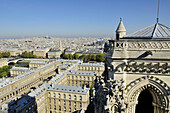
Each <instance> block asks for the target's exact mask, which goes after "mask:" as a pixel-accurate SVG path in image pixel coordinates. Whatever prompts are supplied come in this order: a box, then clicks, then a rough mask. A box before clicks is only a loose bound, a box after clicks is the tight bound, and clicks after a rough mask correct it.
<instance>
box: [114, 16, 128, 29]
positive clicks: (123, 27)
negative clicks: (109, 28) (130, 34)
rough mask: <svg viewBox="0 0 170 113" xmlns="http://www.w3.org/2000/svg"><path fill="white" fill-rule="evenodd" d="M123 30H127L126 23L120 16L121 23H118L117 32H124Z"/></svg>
mask: <svg viewBox="0 0 170 113" xmlns="http://www.w3.org/2000/svg"><path fill="white" fill-rule="evenodd" d="M122 31H126V29H125V26H124V24H123V22H122V18H120V23H119V25H118V27H117V29H116V32H122Z"/></svg>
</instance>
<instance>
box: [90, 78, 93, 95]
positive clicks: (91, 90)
mask: <svg viewBox="0 0 170 113" xmlns="http://www.w3.org/2000/svg"><path fill="white" fill-rule="evenodd" d="M93 88H94V81H92V83H91V86H90V96H91V97H93Z"/></svg>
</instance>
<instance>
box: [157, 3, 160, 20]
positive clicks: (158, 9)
mask: <svg viewBox="0 0 170 113" xmlns="http://www.w3.org/2000/svg"><path fill="white" fill-rule="evenodd" d="M159 2H160V0H158V9H157V23H158V22H159Z"/></svg>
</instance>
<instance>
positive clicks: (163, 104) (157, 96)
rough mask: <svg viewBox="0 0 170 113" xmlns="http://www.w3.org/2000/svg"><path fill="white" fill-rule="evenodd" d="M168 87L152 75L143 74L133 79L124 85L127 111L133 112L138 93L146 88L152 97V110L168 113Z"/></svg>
mask: <svg viewBox="0 0 170 113" xmlns="http://www.w3.org/2000/svg"><path fill="white" fill-rule="evenodd" d="M169 89H170V88H169V86H168V85H167V84H166V83H165V82H163V81H162V80H160V79H159V78H156V77H153V76H144V77H141V78H139V79H136V80H134V81H133V82H131V83H130V84H129V85H127V87H126V91H127V103H128V108H127V112H128V113H135V108H136V104H137V103H138V97H139V95H140V93H141V92H142V91H144V90H148V91H149V92H150V93H151V95H152V97H153V102H152V105H153V106H154V112H155V113H156V112H163V113H168V111H169V98H168V96H169V95H170V94H169V92H170V91H169Z"/></svg>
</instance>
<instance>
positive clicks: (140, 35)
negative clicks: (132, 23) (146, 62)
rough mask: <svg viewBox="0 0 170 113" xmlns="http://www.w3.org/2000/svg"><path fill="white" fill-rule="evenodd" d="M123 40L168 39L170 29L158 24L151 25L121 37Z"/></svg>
mask: <svg viewBox="0 0 170 113" xmlns="http://www.w3.org/2000/svg"><path fill="white" fill-rule="evenodd" d="M123 38H124V39H130V38H134V39H135V38H136V39H145V38H147V39H152V38H154V39H155V38H156V39H160V38H170V27H168V26H165V25H162V24H160V23H156V24H153V25H151V26H148V27H146V28H144V29H141V30H139V31H136V32H134V33H131V34H129V35H126V36H125V37H123Z"/></svg>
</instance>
